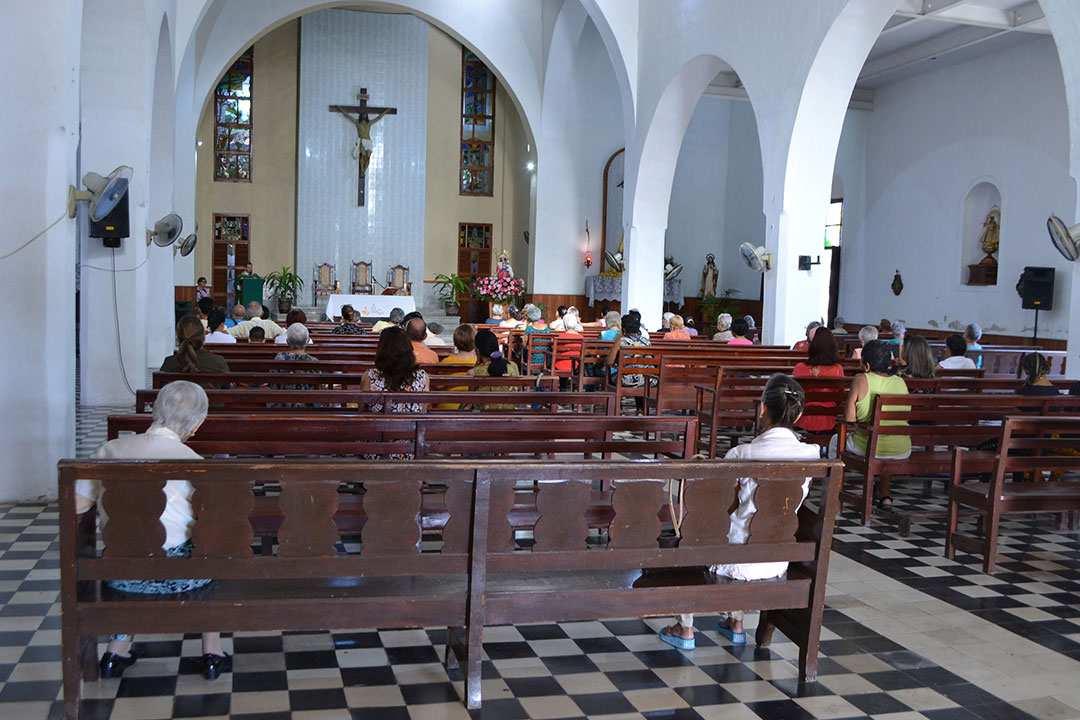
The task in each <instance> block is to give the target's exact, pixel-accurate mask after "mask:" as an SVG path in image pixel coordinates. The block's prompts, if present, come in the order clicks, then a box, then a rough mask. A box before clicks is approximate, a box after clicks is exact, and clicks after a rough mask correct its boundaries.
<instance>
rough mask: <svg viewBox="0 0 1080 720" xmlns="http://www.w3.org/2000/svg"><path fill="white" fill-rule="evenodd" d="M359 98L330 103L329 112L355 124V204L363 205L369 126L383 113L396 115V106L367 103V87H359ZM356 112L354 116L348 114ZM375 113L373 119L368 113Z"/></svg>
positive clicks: (368, 147) (368, 157)
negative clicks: (357, 185)
mask: <svg viewBox="0 0 1080 720" xmlns="http://www.w3.org/2000/svg"><path fill="white" fill-rule="evenodd" d="M356 97H357V98H358V99H359V100H360V104H359V105H331V106H330V112H339V113H341V114H342V115H344V116H345V117H347V118H348V119H349V122H351V123H352V124H353V125H355V126H356V147H355V148H353V157H355V158H356V159H357V160H359V161H360V188H359V193H358V198H357V201H356V203H357V205H359V206H361V207H363V205H364V186H365V185H366V179H367V168H368V163H370V162H371V151H372V150H373V149H374V146H373V145H372V142H371V126H372V125H374V124H375V123H377V122H379V121H380V120H382V119H383V116H385V115H397V108H391V107H375V106H373V105H368V93H367V88H360V94H359V95H357V96H356ZM350 113H356V117H353V116H352V115H350ZM372 113H376V115H375V118H374V119H369V117H368V116H369V115H370V114H372Z"/></svg>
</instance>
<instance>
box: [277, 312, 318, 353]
mask: <svg viewBox="0 0 1080 720" xmlns="http://www.w3.org/2000/svg"><path fill="white" fill-rule="evenodd" d="M296 323H300V324H301V325H304V326H305V327H306V326H307V313H306V312H304V311H303V310H301V309H300V308H293V309H292V310H290V311H289V314H288V315H286V316H285V328H286V329H288V328H290V327H292V326H293V325H295V324H296ZM274 342H275V343H277V344H278V345H284V344H285V343H286V342H288V341H287V340H286V339H285V336H284V335H278V336H277V337H276V338H274ZM311 344H313V343H312V340H311V337H310V334H309V336H308V345H311Z"/></svg>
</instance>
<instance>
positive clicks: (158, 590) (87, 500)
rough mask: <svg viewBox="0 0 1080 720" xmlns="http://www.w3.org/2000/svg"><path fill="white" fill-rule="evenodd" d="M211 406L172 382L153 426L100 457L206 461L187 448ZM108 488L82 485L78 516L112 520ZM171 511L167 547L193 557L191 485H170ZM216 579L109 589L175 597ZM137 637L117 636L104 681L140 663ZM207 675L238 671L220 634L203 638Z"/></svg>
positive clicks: (117, 583)
mask: <svg viewBox="0 0 1080 720" xmlns="http://www.w3.org/2000/svg"><path fill="white" fill-rule="evenodd" d="M207 408H208V403H207V399H206V393H205V392H204V391H203V389H202V388H201V387H199V386H198V385H196V384H194V383H190V382H187V381H183V380H180V381H176V382H171V383H169V384H168V385H166V386H165V387H163V388H162V389H161V390H160V391H159V392H158V396H157V400H156V401H155V402H154V414H153V422H152V423H151V425H150V427H149V429H148V430H147V431H146V432H145V433H141V434H139V435H128V436H125V437H121V438H117V439H116V440H110V441H109V442H107V443H105V444H104V445H102V446H101V447H100V448H98V450H97V452H95V453H94V455H93V456H94V458H99V459H106V460H201V459H202V457H201V456H200V455H199V454H198V453H197V452H195V451H194V450H192V449H191V448H189V447H188V446H187V445H185V444H184V441H185V440H187V439H188V438H189V437H191V436H192V435H194V434H195V431H196V430H198V429H199V426H200V425H202V424H203V421H204V420H205V419H206V412H207ZM102 491H103V489H102V485H101V482H100V481H97V480H79V481H77V482H76V484H75V511H76V512H77V513H80V514H82V513H84V512H86V511H87V510H89V509H90V508H92V507H93V506H94V505H95V504H97V506H98V515H99V517H100V522H101V524H102V525H105V524H106V523H107V522H108V518H107V517H106V516H105V513H104V512H103V511H102V509H101V502H100V500H101V495H102ZM163 492H164V493H165V511H164V512H163V513H161V525H162V527H163V528H164V529H165V542H164V543H163V544H162V548H163V549H164V550H165V552H166V554H167V555H168V556H170V557H186V556H188V555H190V554H191V548H192V545H191V528H192V526H193V525H194V524H195V514H194V511H193V509H192V507H191V496H192V494H193V493H194V488H192V486H191V483H189V482H188V481H186V480H169V481H167V482H166V483H165V488H164V490H163ZM210 582H211V580H111V581H109V582H108V583H107V584H108V585H109V587H110V588H111V589H113V590H115V591H118V592H123V593H138V594H142V595H169V594H173V593H181V592H188V591H191V590H196V589H198V588H200V587H203V586H204V585H208V584H210ZM131 641H132V636H131V635H113V636H111V637H110V639H109V647H108V649H107V650H106V652H105V654H104V655H102V656H101V665H100V666H101V677H103V678H116V677H120V676H121V675H123V673H124V670H125V669H127V668H128V667H130V666H131V665H133V664H134V663H135V660H136V655H135V653H134V652H132V650H131ZM202 651H203V676H204V677H205V678H206V679H207V680H214V679H216V678H217V677H218V676H219V675H220V674H221V673H222V672H229V671H230V670H231V669H232V656H230V655H226V654H225V653H224V652H223V651H222V649H221V634H220V633H216V632H214V633H203V636H202Z"/></svg>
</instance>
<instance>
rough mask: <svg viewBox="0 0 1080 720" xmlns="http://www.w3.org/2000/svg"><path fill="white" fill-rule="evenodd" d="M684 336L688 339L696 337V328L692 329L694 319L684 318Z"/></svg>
mask: <svg viewBox="0 0 1080 720" xmlns="http://www.w3.org/2000/svg"><path fill="white" fill-rule="evenodd" d="M686 334H687V335H689V336H690V337H697V334H698V332H697V328H696V327H694V318H692V317H688V318H686Z"/></svg>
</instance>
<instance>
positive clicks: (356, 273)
mask: <svg viewBox="0 0 1080 720" xmlns="http://www.w3.org/2000/svg"><path fill="white" fill-rule="evenodd" d="M352 294H353V295H373V294H375V284H374V283H373V282H372V277H371V261H368V262H364V261H363V260H356V261H354V262H353V264H352Z"/></svg>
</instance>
